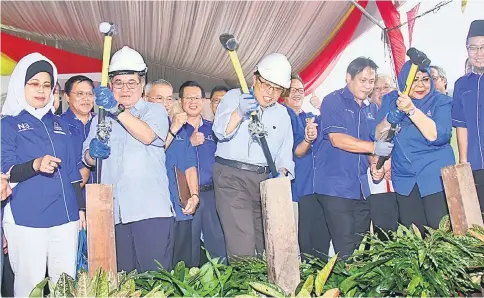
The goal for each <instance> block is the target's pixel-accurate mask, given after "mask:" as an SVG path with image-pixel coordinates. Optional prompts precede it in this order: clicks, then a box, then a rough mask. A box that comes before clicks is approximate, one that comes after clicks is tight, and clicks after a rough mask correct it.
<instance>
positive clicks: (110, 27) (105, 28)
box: [99, 22, 116, 36]
mask: <svg viewBox="0 0 484 298" xmlns="http://www.w3.org/2000/svg"><path fill="white" fill-rule="evenodd" d="M99 31H101V33H103V34H104V35H107V36H113V35H114V34H116V25H114V24H113V23H111V22H102V23H101V24H99Z"/></svg>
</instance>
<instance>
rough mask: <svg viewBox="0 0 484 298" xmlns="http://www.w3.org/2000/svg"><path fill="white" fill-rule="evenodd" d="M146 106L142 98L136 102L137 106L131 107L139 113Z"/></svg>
mask: <svg viewBox="0 0 484 298" xmlns="http://www.w3.org/2000/svg"><path fill="white" fill-rule="evenodd" d="M145 105H146V101H145V100H144V99H142V98H140V99H139V100H138V102H136V104H135V105H134V106H132V107H131V109H133V108H134V109H135V110H137V111H140V110H141V109H143V107H144V106H145Z"/></svg>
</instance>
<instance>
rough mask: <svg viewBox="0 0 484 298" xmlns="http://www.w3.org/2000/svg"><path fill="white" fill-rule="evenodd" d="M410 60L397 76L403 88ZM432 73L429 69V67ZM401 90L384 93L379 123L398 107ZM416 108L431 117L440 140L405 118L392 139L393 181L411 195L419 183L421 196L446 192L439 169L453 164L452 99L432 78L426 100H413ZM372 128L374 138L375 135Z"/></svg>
mask: <svg viewBox="0 0 484 298" xmlns="http://www.w3.org/2000/svg"><path fill="white" fill-rule="evenodd" d="M410 65H411V63H410V61H407V63H405V65H404V66H403V68H402V70H401V71H400V75H399V77H398V80H399V83H400V84H399V85H400V86H401V88H403V86H405V84H404V80H405V78H406V77H407V75H408V73H409V70H410ZM427 72H428V74H429V76H430V69H427ZM397 99H398V93H397V92H396V91H392V92H390V93H389V94H387V95H385V96H384V97H383V100H382V106H381V109H380V110H379V111H378V116H377V120H376V121H377V123H380V122H381V121H382V120H383V119H384V118H385V117H386V115H387V114H388V112H389V111H390V110H392V109H396V101H397ZM412 102H413V104H414V105H415V107H416V108H417V109H420V110H421V111H422V112H423V113H424V114H426V115H427V116H428V117H430V118H431V119H432V120H433V121H434V122H435V125H436V127H437V139H436V140H435V141H429V140H427V139H426V138H425V137H424V136H423V135H422V133H421V132H420V131H419V129H418V128H417V126H415V124H413V122H412V120H410V118H408V117H405V118H404V119H403V121H402V123H401V129H400V131H399V132H398V133H397V134H396V135H395V137H394V138H393V143H394V144H395V147H393V152H392V183H393V188H394V189H395V191H396V192H397V193H399V194H401V195H405V196H408V195H409V194H410V192H411V191H412V189H413V187H414V186H415V184H417V185H418V188H419V191H420V195H421V196H422V197H425V196H428V195H431V194H434V193H438V192H441V191H443V184H442V179H441V173H440V170H441V169H442V168H443V167H445V166H448V165H451V164H454V163H455V160H454V152H453V150H452V147H451V146H450V138H451V136H452V117H451V110H452V98H451V97H449V96H447V95H445V94H442V93H440V92H438V91H437V90H436V89H435V86H434V83H433V81H432V80H431V88H430V92H429V94H428V95H426V96H425V97H424V98H423V99H417V100H412ZM374 133H375V132H374V131H372V138H374Z"/></svg>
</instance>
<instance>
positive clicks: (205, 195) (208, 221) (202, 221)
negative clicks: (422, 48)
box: [175, 190, 227, 266]
mask: <svg viewBox="0 0 484 298" xmlns="http://www.w3.org/2000/svg"><path fill="white" fill-rule="evenodd" d="M202 233H203V241H204V247H205V249H206V250H207V251H208V253H209V254H210V256H211V257H212V258H223V259H224V260H223V261H226V259H227V251H226V250H225V237H224V232H223V230H222V225H221V223H220V218H219V216H218V213H217V207H216V205H215V193H214V191H213V190H210V191H202V192H200V205H199V206H198V209H197V211H196V212H195V214H194V215H193V220H192V243H193V247H192V258H193V261H194V264H196V266H199V265H200V254H201V253H203V254H205V251H202V252H200V250H201V248H200V236H201V235H202ZM175 237H176V236H175ZM197 243H198V244H197Z"/></svg>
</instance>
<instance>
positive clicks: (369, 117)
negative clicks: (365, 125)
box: [366, 112, 375, 120]
mask: <svg viewBox="0 0 484 298" xmlns="http://www.w3.org/2000/svg"><path fill="white" fill-rule="evenodd" d="M366 119H372V120H375V117H373V114H372V113H371V112H369V113H368V115H366Z"/></svg>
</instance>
